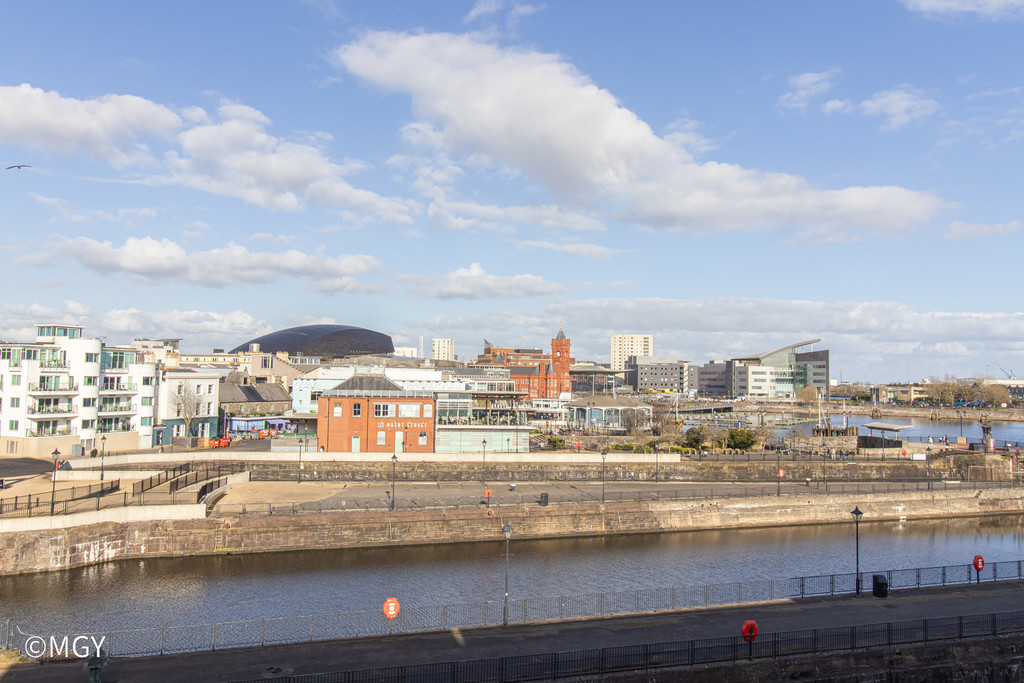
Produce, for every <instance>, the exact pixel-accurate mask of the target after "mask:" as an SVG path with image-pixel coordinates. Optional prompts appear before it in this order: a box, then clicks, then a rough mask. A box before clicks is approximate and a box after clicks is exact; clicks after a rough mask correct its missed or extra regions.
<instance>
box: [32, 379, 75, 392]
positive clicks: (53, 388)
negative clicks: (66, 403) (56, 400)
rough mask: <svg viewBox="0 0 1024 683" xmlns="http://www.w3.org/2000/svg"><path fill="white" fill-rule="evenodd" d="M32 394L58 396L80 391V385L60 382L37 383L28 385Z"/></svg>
mask: <svg viewBox="0 0 1024 683" xmlns="http://www.w3.org/2000/svg"><path fill="white" fill-rule="evenodd" d="M28 390H29V392H30V393H34V394H58V393H62V392H70V391H78V385H77V384H72V383H71V382H65V383H63V384H61V383H59V382H36V383H34V384H29V385H28Z"/></svg>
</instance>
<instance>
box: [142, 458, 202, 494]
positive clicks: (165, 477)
mask: <svg viewBox="0 0 1024 683" xmlns="http://www.w3.org/2000/svg"><path fill="white" fill-rule="evenodd" d="M188 471H189V466H188V465H187V464H185V465H178V466H177V467H172V468H170V469H167V470H164V471H163V472H160V473H158V474H154V475H153V476H151V477H146V478H145V479H142V480H140V481H137V482H135V483H134V484H132V495H133V496H137V495H139V494H140V493H143V492H145V491H148V490H150V489H152V488H156V487H157V486H160V485H161V484H163V483H164V482H168V481H170V480H171V479H175V478H177V477H180V476H181V475H183V474H185V473H186V472H188Z"/></svg>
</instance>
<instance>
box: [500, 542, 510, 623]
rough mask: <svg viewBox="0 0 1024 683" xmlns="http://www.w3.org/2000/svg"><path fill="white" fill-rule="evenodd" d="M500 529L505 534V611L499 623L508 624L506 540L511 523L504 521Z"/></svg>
mask: <svg viewBox="0 0 1024 683" xmlns="http://www.w3.org/2000/svg"><path fill="white" fill-rule="evenodd" d="M501 530H502V531H503V532H504V534H505V611H504V614H503V616H502V620H501V623H502V624H503V625H505V626H508V542H509V540H510V539H511V538H512V525H511V524H509V523H508V522H505V526H503V527H501Z"/></svg>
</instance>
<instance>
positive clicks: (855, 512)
mask: <svg viewBox="0 0 1024 683" xmlns="http://www.w3.org/2000/svg"><path fill="white" fill-rule="evenodd" d="M850 514H851V515H853V521H854V526H855V528H856V530H857V595H860V518H861V517H862V516H863V515H864V513H863V512H861V511H860V506H857V507H854V508H853V510H852V511H851V512H850Z"/></svg>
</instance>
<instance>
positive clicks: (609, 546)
mask: <svg viewBox="0 0 1024 683" xmlns="http://www.w3.org/2000/svg"><path fill="white" fill-rule="evenodd" d="M854 504H855V503H854V502H851V503H850V506H851V508H852V507H853V505H854ZM867 519H868V518H865V521H862V522H861V524H860V550H861V570H862V571H863V572H865V573H868V574H870V572H872V571H881V570H886V569H904V568H913V567H933V566H942V565H952V564H960V565H967V564H970V562H971V560H972V558H973V557H974V556H975V555H978V554H980V555H983V556H984V557H985V560H986V562H988V563H992V562H995V561H1007V560H1018V559H1022V558H1024V533H1022V530H1024V527H1022V523H1024V518H1022V517H1018V516H1003V517H997V518H983V519H977V518H976V519H962V520H952V521H915V522H909V523H870V522H868V521H867ZM854 536H855V530H854V524H853V522H852V520H851V522H850V523H849V524H841V525H824V526H814V527H781V528H771V529H749V530H731V531H699V532H678V533H663V534H646V535H636V536H612V537H603V538H573V539H558V540H538V541H527V540H522V541H520V540H516V539H515V536H514V534H513V538H512V542H511V545H510V549H511V557H510V575H509V592H510V595H511V596H512V597H513V598H524V597H544V596H556V595H570V594H577V593H596V592H607V591H620V590H630V589H636V588H654V587H666V586H691V585H702V584H708V583H727V582H732V581H746V580H754V579H771V578H783V577H794V576H809V575H820V574H831V573H852V572H853V571H854V563H855V557H854V554H855V550H854V545H855V540H854ZM504 551H505V544H504V539H501V540H498V541H492V542H482V543H472V544H459V545H446V546H421V547H407V548H402V547H391V548H368V549H352V550H333V551H303V552H289V553H274V554H254V555H236V556H229V557H190V558H162V559H149V560H126V561H121V562H114V563H109V564H104V565H99V566H94V567H85V568H81V569H73V570H70V571H63V572H52V573H46V574H33V575H24V576H14V577H0V619H5V618H9V619H11V620H12V621H14V623H16V624H18V626H19V627H20V628H22V629H23V630H25V631H27V632H32V633H40V632H51V633H58V632H63V633H82V632H95V631H109V630H121V629H132V628H143V627H154V626H174V625H186V624H203V623H213V622H224V621H236V620H244V619H259V618H271V617H284V616H298V615H306V614H323V613H332V612H346V611H356V610H379V609H380V607H381V605H382V604H383V602H384V600H385V599H386V598H388V597H392V596H395V597H398V599H399V600H400V601H401V603H402V604H403V606H412V605H416V606H426V605H440V604H454V603H464V602H476V601H483V600H501V599H502V598H503V595H504V576H505V575H504V571H505V556H504Z"/></svg>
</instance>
